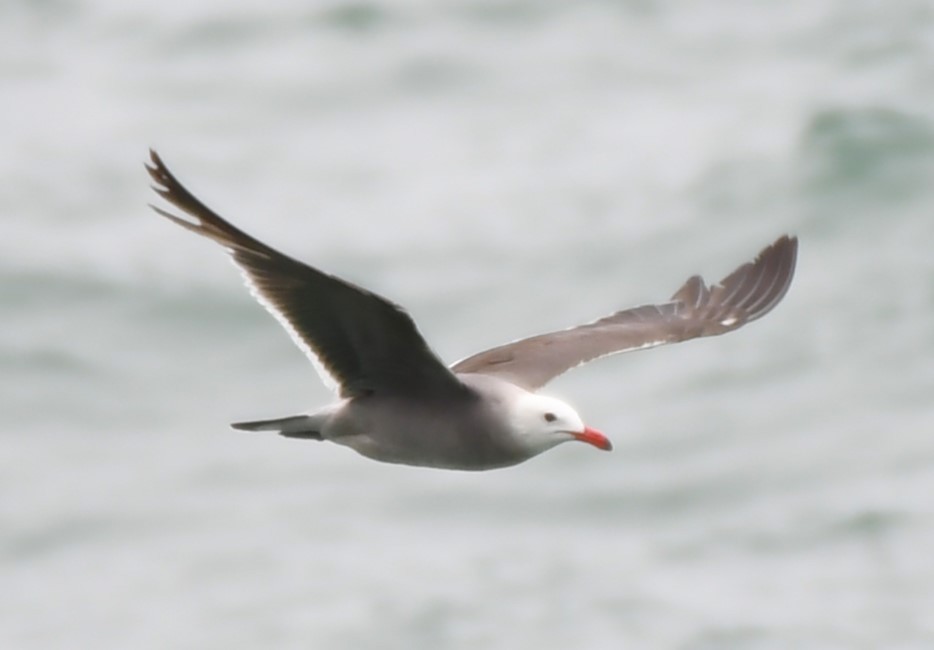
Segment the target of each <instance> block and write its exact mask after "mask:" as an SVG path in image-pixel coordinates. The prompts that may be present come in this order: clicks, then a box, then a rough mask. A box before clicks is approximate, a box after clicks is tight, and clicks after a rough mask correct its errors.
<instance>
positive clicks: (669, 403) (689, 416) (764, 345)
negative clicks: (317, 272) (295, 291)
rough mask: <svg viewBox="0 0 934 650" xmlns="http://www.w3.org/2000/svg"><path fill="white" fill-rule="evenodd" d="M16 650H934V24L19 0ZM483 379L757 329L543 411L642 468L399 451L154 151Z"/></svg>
mask: <svg viewBox="0 0 934 650" xmlns="http://www.w3.org/2000/svg"><path fill="white" fill-rule="evenodd" d="M0 53H2V57H0V79H2V102H0V111H2V116H3V120H2V126H0V132H2V134H3V137H2V143H3V146H2V147H0V178H2V179H3V181H2V183H0V235H2V236H0V315H2V322H3V324H2V327H0V364H2V365H0V368H2V373H0V380H2V386H3V390H2V391H0V414H2V416H3V417H2V422H3V425H2V427H0V435H2V441H0V490H2V499H0V584H2V586H3V588H2V590H0V647H3V648H16V649H47V648H69V649H70V648H135V649H149V648H152V649H156V648H192V649H194V648H199V649H201V648H218V649H220V648H223V649H225V650H231V649H238V648H244V649H246V648H259V647H262V648H328V649H330V648H336V649H344V648H346V649H356V648H388V649H395V648H398V649H405V650H416V649H426V650H428V649H431V650H439V649H445V650H447V649H451V650H460V649H466V648H487V649H509V650H516V649H523V648H529V649H536V650H545V649H550V648H583V649H617V648H685V649H692V650H695V649H697V650H700V649H714V648H718V649H719V648H752V649H757V650H758V649H772V648H899V649H908V648H931V647H934V552H932V550H934V254H932V245H934V182H932V179H934V68H932V66H931V61H932V60H934V7H932V5H931V4H930V3H929V2H926V1H916V2H913V1H911V0H905V1H903V2H892V3H886V2H879V1H871V0H848V1H845V2H844V1H843V0H788V1H787V2H782V3H750V2H739V1H737V0H709V1H705V2H696V1H689V0H671V1H663V0H620V1H615V2H613V1H610V0H583V1H580V2H574V3H565V2H556V1H551V0H430V1H429V0H397V1H395V2H389V1H388V0H382V1H380V0H369V1H367V0H362V1H357V2H311V3H307V2H295V1H292V2H289V1H284V2H277V3H272V4H265V3H259V2H256V3H250V2H246V1H244V0H239V1H238V2H217V1H214V2H201V3H183V2H177V1H167V2H162V3H148V4H144V3H120V2H116V1H115V0H49V1H45V2H27V1H25V0H13V1H9V2H6V3H3V4H2V6H0ZM150 146H153V147H156V148H158V150H159V152H160V153H161V154H162V155H163V157H164V158H165V160H166V161H167V163H168V164H169V165H170V166H171V167H172V168H173V170H174V171H176V173H177V174H178V175H179V176H180V178H181V179H182V180H183V181H184V182H186V183H187V184H188V185H189V186H190V187H191V188H192V189H193V190H194V191H195V192H196V193H197V194H199V195H200V196H201V197H202V198H204V200H205V201H206V202H207V203H208V204H209V205H212V206H213V207H215V208H216V209H217V210H218V211H220V212H221V213H222V214H224V215H227V216H228V217H229V218H230V219H232V220H233V221H234V222H235V223H237V224H239V225H241V226H242V227H243V228H245V229H247V230H248V231H250V232H252V233H254V234H256V235H257V236H259V237H260V238H262V239H264V240H266V241H268V242H269V243H270V244H272V245H274V246H277V247H279V248H281V249H283V250H284V251H286V252H288V253H290V254H293V255H295V256H296V257H299V258H301V259H303V260H306V261H309V262H311V263H314V264H315V265H317V266H319V267H320V268H323V269H326V270H328V271H330V272H334V273H337V274H339V275H341V276H343V277H346V278H348V279H351V280H354V281H356V282H359V283H362V284H364V285H366V286H368V287H370V288H372V289H374V290H376V291H379V292H380V293H382V294H384V295H387V296H389V297H391V298H393V299H394V300H396V301H398V302H400V303H401V304H404V305H405V306H406V307H407V308H408V309H409V310H410V311H411V313H412V314H413V316H414V317H415V318H416V320H417V321H418V323H419V324H420V327H421V329H422V331H423V333H424V334H425V335H426V337H427V338H428V339H429V341H430V342H431V343H432V345H433V346H434V347H435V349H436V350H437V351H438V352H439V354H440V355H441V356H442V357H443V358H445V359H448V360H450V361H454V360H456V359H458V358H461V357H463V356H465V355H467V354H470V353H472V352H475V351H477V350H479V349H483V348H484V347H486V346H490V345H495V344H498V343H501V342H503V341H506V340H510V339H514V338H517V337H521V336H524V335H529V334H534V333H538V332H541V331H547V330H548V329H551V328H559V327H566V326H569V325H572V324H575V323H578V322H582V321H586V320H591V319H593V318H596V317H598V316H601V315H604V314H606V313H609V312H610V311H613V310H615V309H618V308H621V307H625V306H630V305H635V304H640V303H644V302H652V301H656V300H663V299H665V298H667V297H668V296H669V295H670V294H671V293H672V292H673V291H674V289H676V288H677V287H678V286H679V285H680V283H681V282H682V281H683V280H684V279H685V278H686V277H688V276H689V275H691V274H693V273H696V272H701V273H703V274H704V275H705V277H707V278H708V279H709V280H716V279H717V278H719V277H722V275H723V274H725V273H727V272H729V271H730V270H732V269H733V268H734V267H735V266H736V265H738V264H739V263H742V262H744V261H746V260H747V259H750V258H751V257H752V256H753V255H754V254H755V253H756V252H757V251H758V250H759V249H760V248H761V247H762V246H764V245H766V244H767V243H769V242H770V241H772V240H773V239H774V238H775V237H777V236H778V235H780V234H781V233H785V232H788V233H795V234H797V235H798V236H799V237H800V240H801V251H800V257H799V267H798V274H797V277H796V279H795V283H794V285H793V286H792V289H791V291H790V292H789V294H788V295H787V297H786V299H785V301H784V302H783V303H782V304H781V305H780V306H779V307H778V308H777V309H776V310H775V311H774V312H773V313H771V314H770V315H769V316H767V317H766V318H764V319H763V320H762V321H759V322H756V323H754V324H752V325H750V326H749V327H747V328H744V329H742V330H740V331H738V332H736V333H732V334H730V335H728V336H724V337H720V338H714V339H706V340H702V341H693V342H689V343H685V344H682V345H678V346H671V347H669V348H663V349H657V350H654V351H651V352H644V353H635V354H632V355H624V356H621V357H616V358H613V359H609V360H605V361H602V362H599V363H595V364H593V365H590V366H587V367H585V368H581V369H578V370H576V371H574V372H572V373H569V374H568V375H566V376H564V377H562V378H561V379H560V380H558V381H556V382H555V383H554V384H552V385H550V386H549V388H548V390H549V392H550V393H552V394H556V395H559V396H561V397H563V398H565V399H567V400H569V401H570V402H572V403H573V404H575V406H576V407H577V408H578V409H579V410H580V411H581V413H582V414H583V415H584V417H585V419H586V420H587V421H588V423H589V424H591V425H592V426H595V427H597V428H600V429H602V430H604V431H606V432H607V433H608V434H609V435H610V437H611V438H612V439H613V441H614V443H615V445H616V450H615V451H614V453H612V454H603V453H598V452H596V451H595V450H593V449H591V448H585V446H584V445H565V446H562V447H559V448H557V449H555V450H553V451H551V452H549V453H548V454H545V455H543V456H541V457H539V458H537V459H534V460H532V461H530V462H528V463H526V464H524V465H520V466H518V467H515V468H511V469H506V470H499V471H494V472H487V473H478V474H470V473H457V472H441V471H433V470H425V469H417V468H408V467H395V466H390V465H381V464H378V463H374V462H371V461H368V460H366V459H363V458H361V457H358V456H356V455H355V454H353V452H351V451H349V450H347V449H343V448H339V447H337V446H334V445H324V444H313V443H303V442H299V441H289V440H285V439H281V438H278V437H275V436H269V437H265V436H253V435H245V434H241V433H238V432H234V431H231V430H230V429H229V428H228V427H227V423H228V422H231V421H235V420H238V419H244V418H260V417H266V416H278V415H287V414H291V413H294V412H298V411H302V410H305V409H308V408H312V407H314V406H317V405H320V404H323V403H325V402H326V401H327V400H328V399H329V398H330V396H329V394H328V392H327V391H326V389H325V388H324V387H323V386H322V385H321V383H320V382H319V381H318V379H317V377H316V376H315V374H314V372H313V371H312V369H311V367H310V366H309V365H308V364H307V363H306V361H305V360H304V359H303V358H302V356H301V354H300V353H299V352H298V351H297V350H296V349H294V348H293V346H292V345H291V342H290V341H289V340H288V337H287V336H286V335H285V334H284V333H283V332H282V331H281V330H280V329H279V327H278V325H277V324H276V323H275V321H273V320H272V319H271V318H269V317H268V316H267V315H266V314H265V313H264V312H263V311H262V310H261V309H260V308H258V307H257V306H256V305H255V304H254V303H253V302H252V300H251V299H250V298H249V296H248V295H247V293H246V292H245V291H244V290H243V288H242V286H241V284H240V280H239V277H238V274H237V273H236V272H235V270H234V269H233V268H232V267H231V266H230V264H228V263H227V262H226V261H225V259H224V255H223V254H222V252H221V251H220V250H218V249H217V247H214V246H212V245H210V243H208V242H205V241H202V240H199V239H198V238H195V237H192V236H191V235H189V234H187V233H185V232H184V231H182V230H181V229H179V228H177V227H175V226H173V225H172V224H170V223H168V222H166V221H165V220H163V219H160V218H158V217H157V216H156V215H155V214H154V213H152V212H151V211H150V210H149V209H148V208H147V207H146V204H147V203H148V202H152V201H154V199H155V197H154V195H153V194H152V192H151V191H150V190H149V183H148V179H147V177H146V175H145V173H144V171H143V167H142V163H143V161H144V160H145V158H146V155H147V148H148V147H150Z"/></svg>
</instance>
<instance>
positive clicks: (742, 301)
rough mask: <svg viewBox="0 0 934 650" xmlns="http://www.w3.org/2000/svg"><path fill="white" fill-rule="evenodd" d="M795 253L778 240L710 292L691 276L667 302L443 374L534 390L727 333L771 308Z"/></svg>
mask: <svg viewBox="0 0 934 650" xmlns="http://www.w3.org/2000/svg"><path fill="white" fill-rule="evenodd" d="M797 252H798V240H797V238H795V237H788V236H787V235H786V236H783V237H780V238H779V239H778V240H776V241H775V242H774V243H773V244H772V245H771V246H768V247H767V248H765V249H764V250H763V251H762V252H761V253H759V255H758V256H757V257H756V259H755V260H754V261H753V262H748V263H746V264H743V265H742V266H740V267H739V268H738V269H736V270H735V271H733V272H732V273H731V274H730V275H728V276H727V277H725V278H724V279H723V280H721V281H720V283H719V284H718V285H715V286H712V287H708V286H707V285H706V284H705V283H704V280H703V279H702V278H701V277H700V276H697V275H695V276H694V277H692V278H690V279H689V280H688V281H687V282H685V283H684V285H683V286H682V287H681V288H680V289H678V291H677V292H676V293H675V294H674V296H672V298H671V301H670V302H667V303H663V304H660V305H643V306H641V307H635V308H633V309H626V310H623V311H619V312H616V313H615V314H611V315H610V316H607V317H605V318H601V319H600V320H598V321H595V322H593V323H588V324H586V325H579V326H577V327H572V328H570V329H566V330H562V331H559V332H551V333H548V334H540V335H538V336H533V337H530V338H527V339H522V340H520V341H515V342H513V343H507V344H505V345H501V346H499V347H495V348H491V349H489V350H486V351H484V352H480V353H478V354H475V355H473V356H471V357H468V358H466V359H464V360H462V361H459V362H457V363H456V364H454V365H453V366H452V368H451V369H452V370H454V371H455V372H458V373H481V374H487V375H495V376H497V377H500V378H502V379H505V380H507V381H510V382H512V383H514V384H518V385H519V386H522V387H524V388H526V389H528V390H536V389H538V388H541V387H542V386H544V385H545V384H546V383H548V382H549V381H551V380H552V379H553V378H555V377H557V376H558V375H560V374H562V373H563V372H565V371H567V370H570V369H571V368H574V367H576V366H579V365H581V364H583V363H587V362H588V361H592V360H594V359H597V358H600V357H604V356H607V355H611V354H617V353H619V352H628V351H630V350H641V349H645V348H650V347H655V346H658V345H664V344H666V343H676V342H678V341H686V340H688V339H693V338H698V337H701V336H714V335H717V334H723V333H725V332H730V331H732V330H735V329H738V328H740V327H742V326H743V325H745V324H746V323H749V322H751V321H754V320H756V319H757V318H761V317H762V316H764V315H765V314H767V313H768V312H769V311H771V310H772V308H773V307H775V305H777V304H778V303H779V301H780V300H781V299H782V298H783V297H784V295H785V292H786V291H788V287H789V286H790V284H791V279H792V277H793V276H794V270H795V260H796V257H797Z"/></svg>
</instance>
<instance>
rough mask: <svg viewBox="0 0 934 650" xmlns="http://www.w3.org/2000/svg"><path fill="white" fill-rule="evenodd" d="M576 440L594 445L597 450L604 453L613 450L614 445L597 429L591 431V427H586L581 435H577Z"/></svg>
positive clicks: (575, 435)
mask: <svg viewBox="0 0 934 650" xmlns="http://www.w3.org/2000/svg"><path fill="white" fill-rule="evenodd" d="M574 438H575V439H577V440H580V441H581V442H586V443H587V444H590V445H593V446H594V447H596V448H597V449H602V450H603V451H612V450H613V443H612V442H610V439H609V438H607V437H606V436H605V435H603V434H602V433H600V432H599V431H597V430H596V429H591V428H590V427H584V430H583V431H582V432H581V433H575V434H574Z"/></svg>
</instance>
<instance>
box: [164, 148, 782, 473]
mask: <svg viewBox="0 0 934 650" xmlns="http://www.w3.org/2000/svg"><path fill="white" fill-rule="evenodd" d="M146 168H147V170H148V172H149V175H150V176H151V177H152V180H153V182H154V185H153V189H154V190H155V191H156V192H157V193H158V194H159V195H160V196H161V197H162V198H163V199H165V200H166V201H167V202H168V203H170V204H172V205H173V206H175V207H176V208H177V209H178V210H180V211H181V212H182V213H184V214H185V215H187V216H186V217H181V216H178V215H176V214H173V213H171V212H169V211H167V210H164V209H162V208H159V207H156V206H151V207H152V208H153V209H154V210H155V211H156V212H158V213H159V214H161V215H162V216H164V217H166V218H167V219H169V220H171V221H173V222H175V223H176V224H178V225H180V226H182V227H183V228H186V229H188V230H190V231H192V232H194V233H196V234H198V235H201V236H204V237H207V238H208V239H212V240H214V241H215V242H217V243H218V244H220V245H221V246H223V247H224V248H225V249H226V250H227V253H228V254H229V255H230V256H231V258H232V260H233V262H234V264H236V265H237V266H238V267H239V268H240V270H241V272H242V273H243V276H244V278H245V280H246V284H247V286H248V287H249V289H250V292H251V293H252V294H253V296H254V297H255V298H256V299H257V300H258V301H259V302H260V303H261V304H262V305H263V306H264V307H265V308H266V309H267V310H268V311H269V312H270V313H271V314H272V315H273V316H274V317H275V318H276V319H277V320H278V321H279V322H280V323H281V324H282V326H283V327H284V328H285V329H286V331H287V332H288V333H289V335H290V336H291V337H292V340H293V341H294V342H295V343H296V344H297V345H298V347H299V348H300V349H301V350H302V351H303V352H304V353H305V354H306V355H307V356H308V357H309V359H310V360H311V361H312V363H313V364H314V366H315V367H316V369H317V370H318V372H319V374H320V375H321V377H322V379H323V380H324V382H325V383H326V384H328V385H329V386H331V387H332V388H334V389H335V392H336V394H337V395H336V397H337V399H336V401H334V402H333V403H332V404H329V405H327V406H325V407H323V408H320V409H318V410H316V411H313V412H310V413H305V414H301V415H293V416H289V417H283V418H276V419H271V420H257V421H252V422H237V423H234V424H232V425H231V426H233V427H234V428H235V429H242V430H246V431H274V432H277V433H279V434H280V435H283V436H286V437H288V438H302V439H308V440H327V441H330V442H334V443H337V444H340V445H345V446H347V447H350V448H352V449H354V450H355V451H357V452H359V453H360V454H362V455H363V456H366V457H369V458H372V459H374V460H378V461H383V462H389V463H402V464H406V465H419V466H425V467H436V468H444V469H457V470H487V469H494V468H500V467H508V466H510V465H516V464H518V463H521V462H523V461H526V460H528V459H530V458H532V457H533V456H536V455H538V454H540V453H542V452H544V451H547V450H549V449H551V448H552V447H554V446H556V445H559V444H561V443H563V442H569V441H572V440H577V441H580V442H585V443H588V444H590V445H593V446H594V447H596V448H598V449H603V450H606V451H609V450H611V449H612V444H611V443H610V440H609V439H608V438H607V437H606V436H605V435H604V434H602V433H601V432H599V431H597V430H596V429H593V428H591V427H588V426H586V425H584V423H583V421H582V419H581V417H580V415H578V413H577V411H575V410H574V409H573V408H572V407H571V406H570V405H568V404H567V403H565V402H563V401H561V400H558V399H555V398H554V397H548V396H545V395H541V394H539V393H538V392H537V391H538V390H539V389H540V388H542V387H543V386H545V384H547V383H548V382H549V381H551V380H552V379H554V378H555V377H557V376H558V375H560V374H562V373H564V372H565V371H567V370H570V369H571V368H574V367H576V366H579V365H581V364H583V363H587V362H588V361H592V360H594V359H598V358H600V357H605V356H608V355H611V354H617V353H620V352H627V351H630V350H641V349H644V348H650V347H655V346H659V345H664V344H666V343H676V342H678V341H686V340H688V339H693V338H698V337H702V336H715V335H717V334H724V333H726V332H731V331H733V330H735V329H738V328H740V327H742V326H743V325H745V324H746V323H749V322H751V321H754V320H756V319H757V318H761V317H762V316H764V315H765V314H767V313H768V312H770V311H771V310H772V309H773V308H774V307H775V306H776V305H777V304H778V303H779V302H780V301H781V299H782V298H783V297H784V295H785V293H786V292H787V291H788V287H789V285H790V284H791V280H792V277H793V275H794V270H795V260H796V256H797V248H798V242H797V239H796V238H795V237H789V236H787V235H786V236H782V237H779V238H778V239H777V240H775V242H774V243H772V244H771V245H769V246H767V247H766V248H765V249H763V250H762V251H761V252H760V253H759V255H758V256H757V257H756V258H755V260H753V261H752V262H748V263H746V264H743V265H742V266H740V267H739V268H737V269H736V270H735V271H733V272H732V273H730V274H729V275H728V276H726V277H725V278H724V279H723V280H721V281H720V283H719V284H716V285H712V286H708V285H707V284H706V283H705V282H704V280H703V279H702V278H701V277H700V276H697V275H695V276H693V277H691V278H690V279H688V280H687V281H686V282H685V283H684V284H683V285H682V286H681V288H679V289H678V290H677V291H676V292H675V294H674V295H673V296H672V297H671V299H670V300H669V301H667V302H663V303H660V304H656V305H643V306H641V307H635V308H632V309H624V310H622V311H618V312H616V313H614V314H611V315H609V316H606V317H604V318H601V319H599V320H596V321H593V322H591V323H587V324H584V325H578V326H576V327H571V328H569V329H565V330H561V331H557V332H549V333H547V334H539V335H538V336H532V337H530V338H526V339H522V340H519V341H515V342H512V343H506V344H505V345H501V346H498V347H495V348H492V349H489V350H485V351H483V352H479V353H477V354H475V355H473V356H470V357H468V358H466V359H463V360H461V361H458V362H457V363H455V364H453V365H452V366H450V367H448V366H446V365H445V364H444V363H443V362H442V361H441V360H440V359H439V358H438V356H437V355H436V354H435V353H434V352H433V351H432V349H431V348H430V347H429V346H428V344H427V343H426V342H425V339H424V338H423V337H422V335H421V334H420V333H419V331H418V328H417V327H416V326H415V322H414V321H413V320H412V318H411V316H409V314H408V313H407V312H406V311H405V310H404V309H403V308H402V307H400V306H399V305H397V304H395V303H393V302H391V301H389V300H387V299H385V298H383V297H382V296H379V295H377V294H375V293H373V292H371V291H368V290H367V289H364V288H363V287H359V286H357V285H355V284H352V283H350V282H347V281H346V280H342V279H340V278H338V277H335V276H333V275H329V274H327V273H324V272H322V271H319V270H318V269H316V268H314V267H312V266H309V265H307V264H304V263H302V262H299V261H298V260H295V259H293V258H291V257H288V256H286V255H283V254H282V253H280V252H279V251H277V250H275V249H274V248H271V247H270V246H267V245H266V244H264V243H262V242H261V241H259V240H257V239H254V238H253V237H251V236H250V235H248V234H246V233H245V232H243V231H242V230H240V229H239V228H237V227H236V226H234V225H232V224H231V223H229V222H228V221H227V220H225V219H223V218H222V217H220V216H219V215H217V214H216V213H215V212H214V211H212V210H211V209H210V208H208V207H207V206H206V205H205V204H204V203H202V202H201V201H200V200H198V199H197V198H195V196H194V195H193V194H192V193H191V192H189V191H188V190H187V189H186V188H185V186H184V185H182V184H181V183H180V182H179V181H178V179H177V178H176V177H175V176H174V175H173V174H172V172H170V171H169V169H168V168H167V167H166V166H165V163H163V162H162V159H161V158H160V157H159V155H158V154H157V153H156V152H155V151H152V150H151V151H150V162H149V163H148V164H147V165H146Z"/></svg>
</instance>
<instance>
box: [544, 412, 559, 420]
mask: <svg viewBox="0 0 934 650" xmlns="http://www.w3.org/2000/svg"><path fill="white" fill-rule="evenodd" d="M557 419H558V416H557V415H555V414H554V413H545V422H554V421H555V420H557Z"/></svg>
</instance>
